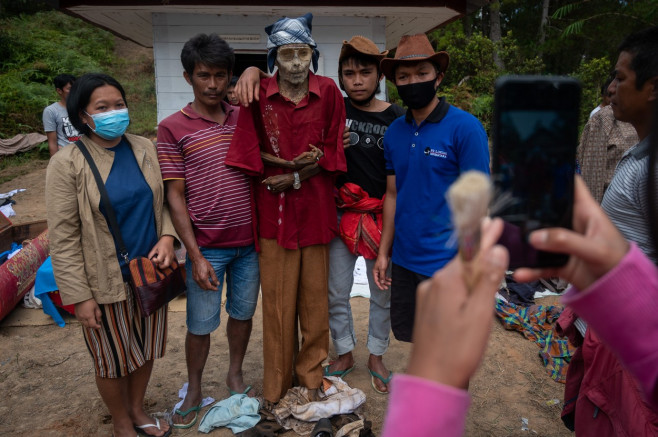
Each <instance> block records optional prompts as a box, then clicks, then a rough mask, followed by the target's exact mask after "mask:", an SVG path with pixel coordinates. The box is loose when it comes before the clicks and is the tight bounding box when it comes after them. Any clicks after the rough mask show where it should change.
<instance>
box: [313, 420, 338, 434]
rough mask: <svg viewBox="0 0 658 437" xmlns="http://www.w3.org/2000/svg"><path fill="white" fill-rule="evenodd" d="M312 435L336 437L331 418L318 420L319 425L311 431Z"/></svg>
mask: <svg viewBox="0 0 658 437" xmlns="http://www.w3.org/2000/svg"><path fill="white" fill-rule="evenodd" d="M311 437H334V429H333V428H332V426H331V421H329V419H320V420H318V423H317V425H315V428H313V431H311Z"/></svg>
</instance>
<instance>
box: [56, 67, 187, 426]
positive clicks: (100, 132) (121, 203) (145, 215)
mask: <svg viewBox="0 0 658 437" xmlns="http://www.w3.org/2000/svg"><path fill="white" fill-rule="evenodd" d="M67 110H68V113H69V118H70V121H71V123H72V124H73V125H74V126H75V127H76V128H77V129H78V131H80V132H81V133H82V134H83V135H82V137H81V141H82V143H83V144H84V146H85V147H86V149H87V150H88V151H89V154H90V155H91V157H92V159H93V161H94V163H95V164H96V166H97V167H98V171H99V173H100V175H101V178H102V179H103V182H104V184H105V187H106V190H107V192H108V197H109V199H110V203H111V205H112V209H113V210H114V212H115V215H116V217H117V222H118V227H119V231H120V233H121V236H122V237H123V240H124V244H125V246H126V249H127V251H128V253H129V254H130V257H131V258H134V257H137V256H145V257H148V258H151V259H153V260H154V261H156V262H157V263H158V264H159V266H160V267H167V266H168V265H169V264H170V263H171V260H172V259H173V258H174V246H173V245H174V238H175V235H176V234H175V231H174V227H173V225H172V222H171V219H170V217H169V211H168V209H167V207H166V205H165V204H164V201H165V196H164V189H163V184H162V178H161V175H160V166H159V165H158V157H157V153H156V149H155V146H154V145H153V143H152V142H151V141H149V140H147V139H146V138H143V137H139V136H136V135H131V134H126V133H125V131H126V128H127V127H128V125H129V123H130V118H129V115H128V106H127V104H126V95H125V92H124V90H123V88H122V87H121V85H120V84H119V83H118V82H117V81H116V80H115V79H113V78H112V77H110V76H107V75H104V74H86V75H84V76H82V77H80V78H79V79H78V80H77V81H76V82H75V83H74V85H73V87H72V88H71V93H70V95H69V98H68V101H67ZM46 205H47V208H48V228H49V238H50V251H51V257H52V263H53V271H54V273H55V279H56V281H57V285H58V286H59V289H60V294H61V296H62V301H63V302H64V304H66V305H69V304H74V305H75V315H76V318H77V319H78V320H79V321H80V323H81V324H82V331H83V336H84V339H85V342H86V344H87V348H88V350H89V352H90V354H91V356H92V359H93V362H94V367H95V372H96V385H97V386H98V391H99V392H100V395H101V397H102V399H103V401H104V402H105V404H106V405H107V407H108V409H109V411H110V414H111V415H112V425H113V433H114V435H115V436H117V437H118V436H131V437H132V436H134V435H135V432H138V433H140V434H144V435H153V436H168V435H169V434H170V433H171V430H170V429H169V425H168V424H167V423H165V421H162V422H161V421H159V420H157V419H153V418H152V417H149V416H148V415H147V414H146V412H145V411H144V408H143V404H144V395H145V393H146V386H147V384H148V381H149V377H150V375H151V371H152V369H153V360H154V359H155V358H159V357H161V356H162V355H164V351H165V344H166V336H167V307H166V305H165V306H164V307H163V308H161V309H160V310H158V311H157V312H155V313H154V314H152V315H150V316H149V317H142V316H141V313H140V312H139V310H138V308H137V307H136V304H135V300H134V297H133V295H132V292H131V290H130V287H128V286H127V285H126V284H127V281H128V277H129V271H128V265H127V262H126V260H124V259H123V257H121V256H119V252H120V251H119V249H118V248H117V245H116V240H115V235H116V233H115V232H114V231H113V230H112V229H111V227H110V226H109V225H108V221H107V211H106V210H105V208H104V207H103V206H102V202H101V196H100V192H99V190H98V185H97V184H96V181H95V179H94V176H93V173H92V171H91V169H90V167H89V163H88V161H87V160H86V159H85V157H84V155H83V154H82V152H81V151H80V149H79V148H78V147H76V146H71V147H66V148H65V149H62V150H61V152H60V153H57V154H56V155H55V156H54V157H53V158H52V159H51V161H50V164H49V165H48V172H47V176H46Z"/></svg>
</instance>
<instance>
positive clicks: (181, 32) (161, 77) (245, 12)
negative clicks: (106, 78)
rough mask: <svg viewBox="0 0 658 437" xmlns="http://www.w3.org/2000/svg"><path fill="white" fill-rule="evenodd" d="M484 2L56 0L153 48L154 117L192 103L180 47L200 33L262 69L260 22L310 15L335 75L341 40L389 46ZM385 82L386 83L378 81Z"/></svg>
mask: <svg viewBox="0 0 658 437" xmlns="http://www.w3.org/2000/svg"><path fill="white" fill-rule="evenodd" d="M486 3H488V0H447V1H428V0H416V1H413V0H409V1H407V2H391V1H385V0H380V1H371V0H368V1H363V0H361V1H358V0H355V1H350V2H348V1H345V0H335V1H326V0H324V1H308V2H301V1H287V2H286V1H269V2H266V1H254V0H243V1H242V2H236V1H189V2H188V1H176V0H151V1H130V0H87V1H84V0H83V1H69V0H61V1H59V2H58V8H59V9H60V10H62V11H64V12H66V13H68V14H71V15H75V16H77V17H80V18H82V19H84V20H86V21H88V22H90V23H92V24H95V25H97V26H99V27H102V28H104V29H107V30H109V31H111V32H113V33H114V34H116V35H118V36H120V37H122V38H125V39H129V40H132V41H134V42H136V43H138V44H140V45H142V46H145V47H153V54H154V60H155V81H156V93H157V102H158V122H160V121H161V120H162V119H163V118H165V117H167V116H168V115H170V114H172V113H173V112H175V111H177V110H179V109H180V108H182V107H183V106H185V104H187V103H188V102H190V101H192V99H193V95H192V90H191V87H190V86H189V85H188V84H187V82H185V80H184V79H183V67H182V65H181V62H180V52H181V49H182V47H183V44H184V43H185V42H186V41H187V40H188V39H189V38H191V37H192V36H194V35H196V34H198V33H212V32H214V33H217V34H218V35H220V36H221V37H222V38H224V39H225V40H226V41H227V42H228V43H229V44H230V45H231V47H233V49H234V50H235V53H236V69H235V70H236V71H235V72H234V73H235V74H239V73H241V72H242V70H244V68H246V67H247V66H249V65H257V66H259V67H261V68H262V69H265V68H266V67H265V65H266V63H265V58H266V54H267V50H266V49H265V44H266V41H267V34H266V33H265V27H266V26H267V25H269V24H272V23H273V22H274V21H276V20H277V19H278V18H280V17H283V16H288V17H298V16H301V15H303V14H305V13H306V12H311V13H312V14H313V30H312V34H313V39H314V40H315V41H316V43H317V44H318V50H319V51H320V61H319V65H318V74H322V75H325V76H329V77H332V78H333V79H334V80H337V70H338V54H339V52H340V47H341V44H342V42H343V40H348V39H350V38H351V37H352V36H354V35H363V36H365V37H368V38H370V39H372V40H373V41H374V42H375V43H376V44H377V45H378V46H379V47H380V48H381V50H384V49H389V50H390V49H394V48H395V46H396V44H397V42H398V41H399V39H400V37H401V36H402V35H405V34H414V33H420V32H427V31H429V30H432V29H434V28H436V27H438V26H440V25H442V24H445V23H447V22H450V21H452V20H455V19H458V18H460V17H462V16H463V15H465V14H467V13H469V12H472V11H474V10H475V9H477V8H479V7H481V6H483V5H484V4H486ZM382 86H383V85H382Z"/></svg>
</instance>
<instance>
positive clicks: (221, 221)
mask: <svg viewBox="0 0 658 437" xmlns="http://www.w3.org/2000/svg"><path fill="white" fill-rule="evenodd" d="M222 105H223V109H224V112H225V113H226V120H225V121H224V124H219V123H217V122H215V121H213V120H210V119H208V118H205V117H203V116H202V115H200V114H198V113H197V112H195V111H194V109H192V106H191V104H188V105H187V106H186V107H185V108H183V109H181V110H180V111H179V112H176V113H175V114H172V115H170V116H169V117H167V118H165V119H164V120H162V122H161V123H160V125H159V126H158V160H159V162H160V169H161V170H162V179H164V180H165V181H166V180H172V179H184V180H185V200H186V202H187V209H188V212H189V214H190V219H191V221H192V225H193V228H194V234H195V236H196V240H197V244H198V245H199V246H200V247H238V246H246V245H248V244H251V243H253V242H254V236H253V229H252V215H251V214H252V204H251V201H252V200H251V192H250V185H249V184H250V182H249V178H248V177H247V176H246V175H245V174H244V173H242V172H240V171H238V170H236V169H234V168H230V167H227V166H226V165H224V160H225V159H226V153H227V152H228V147H229V145H230V144H231V140H232V138H233V133H234V131H235V126H236V123H237V120H238V113H239V111H240V108H238V107H234V106H230V105H228V104H224V103H222Z"/></svg>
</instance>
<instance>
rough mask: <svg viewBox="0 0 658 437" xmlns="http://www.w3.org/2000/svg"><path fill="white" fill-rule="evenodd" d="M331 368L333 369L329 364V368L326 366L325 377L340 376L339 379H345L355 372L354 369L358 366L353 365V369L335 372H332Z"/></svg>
mask: <svg viewBox="0 0 658 437" xmlns="http://www.w3.org/2000/svg"><path fill="white" fill-rule="evenodd" d="M329 367H331V364H329V365H327V366H324V369H323V371H322V373H323V374H324V376H338V377H339V378H341V379H344V378H345V377H346V376H347V375H348V374H349V373H350V372H351V371H352V370H354V368H355V367H356V364H355V365H353V366H352V367H350V368H349V369H345V370H336V371H334V372H330V371H329Z"/></svg>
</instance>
